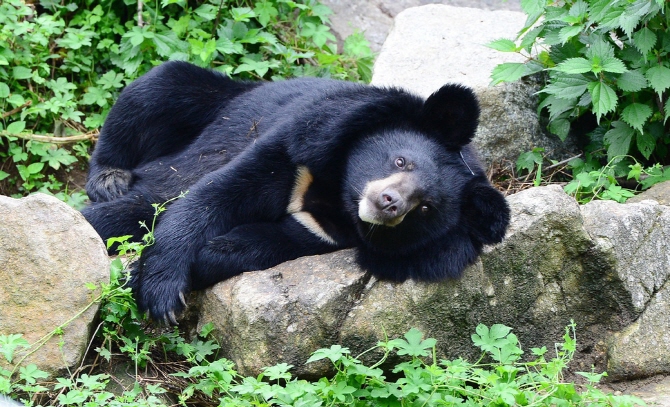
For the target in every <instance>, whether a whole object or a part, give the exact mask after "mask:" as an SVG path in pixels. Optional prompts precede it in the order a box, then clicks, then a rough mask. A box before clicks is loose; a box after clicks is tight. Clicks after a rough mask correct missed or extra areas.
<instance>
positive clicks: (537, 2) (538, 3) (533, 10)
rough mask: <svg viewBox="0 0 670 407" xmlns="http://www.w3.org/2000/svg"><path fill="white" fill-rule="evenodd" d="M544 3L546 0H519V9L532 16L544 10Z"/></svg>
mask: <svg viewBox="0 0 670 407" xmlns="http://www.w3.org/2000/svg"><path fill="white" fill-rule="evenodd" d="M546 4H547V1H546V0H521V9H522V10H523V11H524V13H526V14H528V15H530V16H532V15H534V14H538V13H541V12H542V11H544V7H545V6H546Z"/></svg>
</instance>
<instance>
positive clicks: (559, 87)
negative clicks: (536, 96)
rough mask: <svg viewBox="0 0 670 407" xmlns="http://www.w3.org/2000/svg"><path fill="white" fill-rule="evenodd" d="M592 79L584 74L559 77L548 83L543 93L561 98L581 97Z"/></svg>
mask: <svg viewBox="0 0 670 407" xmlns="http://www.w3.org/2000/svg"><path fill="white" fill-rule="evenodd" d="M590 82H591V81H589V80H588V79H586V78H585V77H583V76H581V75H580V76H578V77H567V76H562V77H557V78H555V79H554V80H552V82H551V83H550V84H548V85H546V86H545V87H544V88H543V89H542V90H540V92H541V93H548V94H550V95H554V96H556V97H557V98H561V99H575V98H578V97H580V96H581V95H582V94H583V93H584V92H586V88H587V86H588V84H589V83H590Z"/></svg>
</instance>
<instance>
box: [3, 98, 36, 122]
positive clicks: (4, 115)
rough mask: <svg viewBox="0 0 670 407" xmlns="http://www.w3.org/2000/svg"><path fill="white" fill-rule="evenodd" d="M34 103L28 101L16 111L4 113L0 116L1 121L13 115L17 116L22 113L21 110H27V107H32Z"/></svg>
mask: <svg viewBox="0 0 670 407" xmlns="http://www.w3.org/2000/svg"><path fill="white" fill-rule="evenodd" d="M32 103H33V101H32V100H29V101H27V102H26V103H24V104H22V105H21V106H19V107H17V108H15V109H12V110H10V111H9V112H4V113H3V114H2V116H0V119H4V118H6V117H9V116H11V115H13V114H16V113H18V112H20V111H21V110H23V109H25V108H26V107H28V106H30V105H31V104H32Z"/></svg>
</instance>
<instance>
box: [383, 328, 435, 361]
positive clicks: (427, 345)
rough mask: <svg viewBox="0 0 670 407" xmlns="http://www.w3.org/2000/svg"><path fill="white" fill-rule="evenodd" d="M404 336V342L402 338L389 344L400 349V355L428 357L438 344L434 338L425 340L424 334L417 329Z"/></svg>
mask: <svg viewBox="0 0 670 407" xmlns="http://www.w3.org/2000/svg"><path fill="white" fill-rule="evenodd" d="M404 336H405V339H404V340H403V339H402V338H398V339H394V340H392V341H390V342H389V344H391V345H393V346H394V347H396V348H398V355H408V356H414V357H419V356H428V355H429V354H430V350H431V349H432V348H433V346H435V343H436V342H437V341H436V340H435V339H433V338H428V339H425V340H423V339H422V338H423V334H422V333H421V331H419V330H418V329H416V328H412V329H410V330H409V331H408V332H407V333H406V334H405V335H404Z"/></svg>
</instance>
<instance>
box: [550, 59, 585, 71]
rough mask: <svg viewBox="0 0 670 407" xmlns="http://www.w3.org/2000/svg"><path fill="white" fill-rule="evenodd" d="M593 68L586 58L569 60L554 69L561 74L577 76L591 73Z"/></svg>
mask: <svg viewBox="0 0 670 407" xmlns="http://www.w3.org/2000/svg"><path fill="white" fill-rule="evenodd" d="M591 68H592V64H591V62H589V60H587V59H586V58H568V59H566V60H565V61H563V62H561V63H560V64H558V65H556V67H555V68H552V69H554V70H556V71H559V72H564V73H569V74H576V73H586V72H590V71H591Z"/></svg>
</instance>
